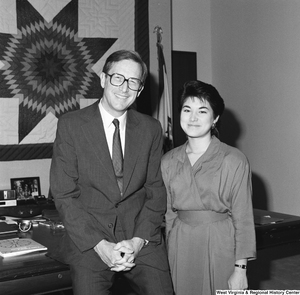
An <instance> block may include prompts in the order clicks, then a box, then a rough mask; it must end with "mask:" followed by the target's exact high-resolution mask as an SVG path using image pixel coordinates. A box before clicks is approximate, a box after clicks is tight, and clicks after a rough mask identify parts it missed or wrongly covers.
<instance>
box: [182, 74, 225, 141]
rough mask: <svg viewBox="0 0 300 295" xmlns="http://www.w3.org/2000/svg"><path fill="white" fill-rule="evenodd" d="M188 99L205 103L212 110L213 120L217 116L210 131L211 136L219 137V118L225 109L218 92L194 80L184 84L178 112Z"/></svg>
mask: <svg viewBox="0 0 300 295" xmlns="http://www.w3.org/2000/svg"><path fill="white" fill-rule="evenodd" d="M190 97H191V98H192V97H197V98H199V99H200V100H201V101H207V102H208V103H209V104H210V106H211V108H212V110H213V114H214V118H217V117H218V116H219V120H218V122H217V124H216V127H215V128H213V129H212V130H211V133H212V135H216V136H217V137H219V132H218V127H219V125H220V117H221V115H222V114H223V112H224V109H225V104H224V100H223V98H222V97H221V96H220V94H219V92H218V90H217V89H216V88H215V87H214V86H212V85H210V84H207V83H204V82H202V81H198V80H195V81H188V82H186V83H185V84H184V85H183V89H182V91H181V94H180V97H179V108H180V111H181V109H182V106H183V104H184V103H185V101H186V100H187V99H188V98H190Z"/></svg>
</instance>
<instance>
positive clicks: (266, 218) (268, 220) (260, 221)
mask: <svg viewBox="0 0 300 295" xmlns="http://www.w3.org/2000/svg"><path fill="white" fill-rule="evenodd" d="M283 220H284V219H283V218H277V217H272V216H270V215H256V214H254V223H255V224H257V225H268V224H275V223H278V222H281V221H283Z"/></svg>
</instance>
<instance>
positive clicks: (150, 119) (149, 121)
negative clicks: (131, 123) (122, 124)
mask: <svg viewBox="0 0 300 295" xmlns="http://www.w3.org/2000/svg"><path fill="white" fill-rule="evenodd" d="M128 116H132V117H134V118H136V119H137V120H139V121H140V122H142V123H144V124H151V125H158V124H159V121H158V120H156V119H155V118H153V117H151V116H150V115H147V114H144V113H140V112H138V111H136V110H134V109H129V110H128Z"/></svg>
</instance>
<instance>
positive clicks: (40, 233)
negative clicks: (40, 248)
mask: <svg viewBox="0 0 300 295" xmlns="http://www.w3.org/2000/svg"><path fill="white" fill-rule="evenodd" d="M61 235H62V232H53V231H52V230H50V228H49V227H47V226H45V225H38V226H34V229H33V231H30V232H28V233H20V234H19V237H27V238H32V239H34V240H36V241H37V242H39V243H41V244H43V245H45V246H47V247H48V251H50V252H51V251H53V250H54V249H55V248H56V247H57V246H58V243H59V240H60V238H61ZM12 237H13V236H11V235H10V236H9V235H6V236H3V237H1V238H12ZM68 288H71V277H70V271H69V268H68V266H66V265H64V264H62V263H59V262H58V261H55V260H53V259H51V258H49V257H47V256H46V253H31V254H27V255H24V256H16V257H11V258H5V259H2V258H0V292H1V294H5V295H13V294H14V295H20V294H22V295H27V294H28V295H29V294H40V293H45V292H54V291H58V290H63V289H68ZM20 292H21V293H20Z"/></svg>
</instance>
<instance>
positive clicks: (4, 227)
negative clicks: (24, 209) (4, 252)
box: [0, 221, 18, 235]
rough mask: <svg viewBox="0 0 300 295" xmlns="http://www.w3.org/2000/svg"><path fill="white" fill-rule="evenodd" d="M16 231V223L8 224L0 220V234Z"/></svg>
mask: <svg viewBox="0 0 300 295" xmlns="http://www.w3.org/2000/svg"><path fill="white" fill-rule="evenodd" d="M17 232H18V225H17V224H16V223H15V224H9V223H6V222H5V221H1V222H0V235H5V234H10V233H17Z"/></svg>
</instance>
